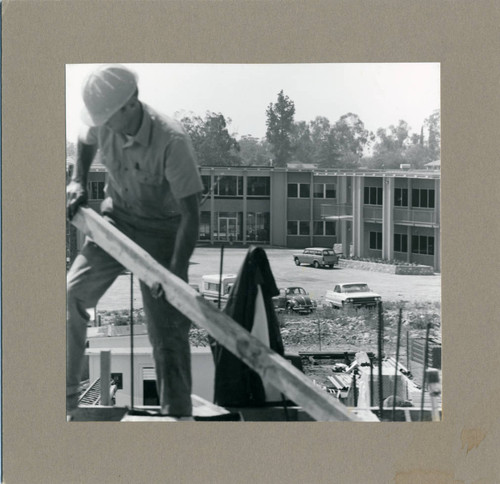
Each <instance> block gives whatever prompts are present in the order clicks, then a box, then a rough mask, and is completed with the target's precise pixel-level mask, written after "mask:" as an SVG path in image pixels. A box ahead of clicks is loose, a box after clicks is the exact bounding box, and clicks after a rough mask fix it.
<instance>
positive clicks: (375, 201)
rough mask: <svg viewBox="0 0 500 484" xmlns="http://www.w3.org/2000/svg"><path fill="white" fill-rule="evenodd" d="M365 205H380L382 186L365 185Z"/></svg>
mask: <svg viewBox="0 0 500 484" xmlns="http://www.w3.org/2000/svg"><path fill="white" fill-rule="evenodd" d="M364 195H365V197H364V199H365V201H364V203H365V205H382V188H381V187H365V192H364Z"/></svg>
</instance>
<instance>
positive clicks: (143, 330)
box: [65, 62, 447, 423]
mask: <svg viewBox="0 0 500 484" xmlns="http://www.w3.org/2000/svg"><path fill="white" fill-rule="evenodd" d="M440 76H441V65H440V63H439V62H428V63H427V62H400V63H397V62H387V63H376V62H374V63H283V64H243V63H242V64H218V63H212V64H208V63H190V64H188V63H154V64H153V63H133V64H119V63H106V64H66V67H65V89H66V90H65V95H66V96H65V98H66V218H67V222H66V282H67V298H66V299H67V322H66V323H67V324H66V419H67V421H68V422H96V421H100V422H101V421H104V422H106V421H116V422H118V421H119V422H157V423H163V422H197V421H198V422H199V421H205V422H206V421H210V422H217V421H233V422H269V421H274V422H311V421H328V422H335V421H349V422H372V423H373V422H407V423H409V422H422V421H425V422H438V421H441V419H442V412H443V407H444V406H445V405H444V403H443V399H442V382H443V380H444V381H445V380H446V374H445V372H444V374H443V373H442V365H441V356H442V351H447V348H445V349H443V348H442V338H441V334H442V333H441V260H442V254H441V210H440V207H441V201H440V199H441V116H440V108H441V98H440V93H441V78H440Z"/></svg>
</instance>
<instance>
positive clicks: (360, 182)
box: [68, 163, 441, 272]
mask: <svg viewBox="0 0 500 484" xmlns="http://www.w3.org/2000/svg"><path fill="white" fill-rule="evenodd" d="M200 172H201V176H202V180H203V184H204V193H203V199H202V204H201V223H200V233H199V242H200V243H203V244H204V245H206V244H209V245H218V244H221V243H224V244H235V245H243V246H246V245H250V244H259V245H264V246H266V245H270V246H274V247H285V248H303V247H309V246H321V247H332V246H333V244H342V247H343V253H344V254H346V255H347V254H351V255H354V256H357V257H362V258H382V259H388V260H400V261H406V262H415V263H419V264H425V265H430V266H433V267H434V270H435V271H436V272H439V271H440V267H441V258H440V204H439V200H440V181H441V176H440V172H439V171H437V170H414V171H411V170H393V171H380V170H377V171H375V170H351V171H348V170H317V169H310V168H308V169H299V168H270V167H255V166H242V167H205V166H204V167H201V168H200ZM105 183H106V171H105V168H104V167H103V166H102V165H100V164H99V163H94V165H93V166H92V170H91V173H90V174H89V177H88V191H89V205H90V206H91V207H92V208H94V209H96V210H98V209H99V204H100V202H101V200H102V198H103V196H104V187H105ZM82 242H83V240H82V238H81V236H80V235H78V234H75V233H74V231H72V230H71V229H69V230H68V246H71V247H72V246H76V247H80V246H81V244H82ZM69 257H70V259H72V258H73V257H74V250H71V254H70V255H69Z"/></svg>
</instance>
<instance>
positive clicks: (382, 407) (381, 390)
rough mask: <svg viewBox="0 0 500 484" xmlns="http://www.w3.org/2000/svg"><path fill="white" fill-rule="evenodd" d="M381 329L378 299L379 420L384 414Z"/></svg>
mask: <svg viewBox="0 0 500 484" xmlns="http://www.w3.org/2000/svg"><path fill="white" fill-rule="evenodd" d="M383 331H384V319H383V316H382V301H380V302H379V303H378V403H379V419H380V420H381V421H382V419H383V416H384V402H383V382H382V379H383V375H382V354H383V345H382V338H383Z"/></svg>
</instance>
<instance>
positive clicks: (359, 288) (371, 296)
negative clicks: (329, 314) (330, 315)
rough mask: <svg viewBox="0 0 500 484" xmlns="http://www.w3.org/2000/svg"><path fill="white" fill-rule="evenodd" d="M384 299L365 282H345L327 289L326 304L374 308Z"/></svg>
mask: <svg viewBox="0 0 500 484" xmlns="http://www.w3.org/2000/svg"><path fill="white" fill-rule="evenodd" d="M381 300H382V298H381V297H380V295H379V294H377V293H375V292H372V291H370V288H369V287H368V284H366V283H365V282H344V283H341V284H337V285H335V287H334V288H333V290H331V291H326V294H325V301H324V305H325V306H330V307H332V308H355V309H358V308H362V307H367V308H374V307H376V306H377V304H378V303H379V302H380V301H381Z"/></svg>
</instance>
